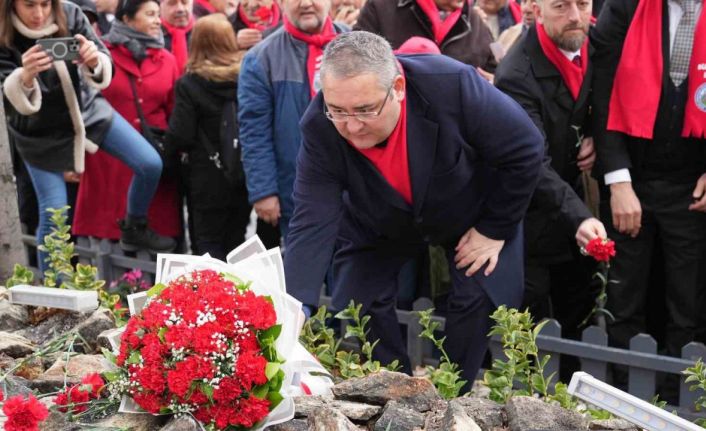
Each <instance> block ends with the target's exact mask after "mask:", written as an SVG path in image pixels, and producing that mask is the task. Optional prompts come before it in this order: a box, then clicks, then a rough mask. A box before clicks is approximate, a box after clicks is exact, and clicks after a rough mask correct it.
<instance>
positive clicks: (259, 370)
mask: <svg viewBox="0 0 706 431" xmlns="http://www.w3.org/2000/svg"><path fill="white" fill-rule="evenodd" d="M266 366H267V359H265V358H263V357H262V356H260V355H258V352H254V351H249V352H243V353H241V354H240V356H238V361H237V362H236V364H235V374H236V376H238V378H239V379H240V381H241V382H242V384H243V386H244V387H245V389H247V390H250V389H251V388H252V387H253V386H256V385H263V384H265V383H267V376H266V375H265V367H266Z"/></svg>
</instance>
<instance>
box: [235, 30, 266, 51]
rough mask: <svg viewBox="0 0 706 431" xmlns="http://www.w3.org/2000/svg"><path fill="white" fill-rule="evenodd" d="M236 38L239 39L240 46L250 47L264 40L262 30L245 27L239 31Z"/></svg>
mask: <svg viewBox="0 0 706 431" xmlns="http://www.w3.org/2000/svg"><path fill="white" fill-rule="evenodd" d="M236 39H237V40H238V48H240V49H250V48H252V47H253V46H255V44H256V43H258V42H260V41H261V40H262V32H261V31H260V30H256V29H254V28H244V29H242V30H240V31H239V32H238V35H237V36H236Z"/></svg>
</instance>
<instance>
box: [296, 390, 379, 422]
mask: <svg viewBox="0 0 706 431" xmlns="http://www.w3.org/2000/svg"><path fill="white" fill-rule="evenodd" d="M324 407H331V408H333V409H336V410H338V411H340V412H341V413H343V415H344V416H346V417H347V418H348V419H351V420H353V421H363V422H364V421H368V420H370V419H372V418H373V417H375V416H377V415H378V414H380V411H381V410H382V408H381V407H380V406H374V405H371V404H365V403H356V402H353V401H344V400H334V399H333V397H331V396H323V395H316V396H302V397H295V398H294V408H295V411H294V417H297V418H301V417H308V416H311V415H312V414H313V413H314V412H315V411H316V410H318V409H322V408H324Z"/></svg>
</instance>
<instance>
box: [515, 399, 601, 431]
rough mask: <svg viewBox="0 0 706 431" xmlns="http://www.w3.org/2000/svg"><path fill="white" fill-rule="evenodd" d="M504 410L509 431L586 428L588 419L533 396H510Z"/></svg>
mask: <svg viewBox="0 0 706 431" xmlns="http://www.w3.org/2000/svg"><path fill="white" fill-rule="evenodd" d="M505 411H506V412H507V419H508V427H509V428H510V431H529V430H538V429H542V430H548V431H568V430H572V431H574V430H585V429H588V421H587V420H586V419H585V418H584V417H583V416H581V414H579V413H577V412H574V411H570V410H565V409H563V408H561V407H559V406H556V405H552V404H548V403H545V402H544V401H542V400H540V399H537V398H533V397H520V396H516V397H512V398H510V401H508V403H507V405H506V406H505Z"/></svg>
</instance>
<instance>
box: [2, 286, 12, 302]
mask: <svg viewBox="0 0 706 431" xmlns="http://www.w3.org/2000/svg"><path fill="white" fill-rule="evenodd" d="M9 296H10V295H9V294H8V290H7V287H5V286H0V300H3V299H8V298H9Z"/></svg>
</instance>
